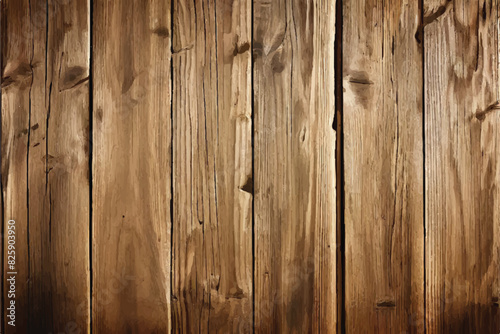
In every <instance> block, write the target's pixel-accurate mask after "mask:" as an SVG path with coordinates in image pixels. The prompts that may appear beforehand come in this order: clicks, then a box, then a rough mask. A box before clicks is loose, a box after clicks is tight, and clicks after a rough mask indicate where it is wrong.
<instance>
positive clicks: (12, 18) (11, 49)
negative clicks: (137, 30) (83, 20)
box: [1, 0, 45, 332]
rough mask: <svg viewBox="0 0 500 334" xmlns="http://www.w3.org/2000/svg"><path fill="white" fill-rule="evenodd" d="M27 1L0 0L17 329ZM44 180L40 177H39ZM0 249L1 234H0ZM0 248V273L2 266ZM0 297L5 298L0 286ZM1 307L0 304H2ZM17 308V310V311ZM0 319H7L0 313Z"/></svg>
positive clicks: (24, 287) (22, 256)
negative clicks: (14, 231) (0, 263)
mask: <svg viewBox="0 0 500 334" xmlns="http://www.w3.org/2000/svg"><path fill="white" fill-rule="evenodd" d="M31 36H32V33H31V25H30V6H29V2H28V1H27V0H25V1H17V0H8V1H7V0H6V1H5V2H2V43H1V51H2V95H1V98H2V168H1V171H2V211H3V212H2V221H3V226H4V230H3V232H2V233H4V235H7V229H6V228H7V226H8V225H7V222H8V221H9V220H10V219H13V220H15V221H16V243H17V245H16V246H17V247H16V263H17V268H16V269H17V273H18V274H17V278H18V282H17V287H16V288H17V291H18V293H17V297H16V308H17V309H18V310H20V311H18V312H17V321H18V327H17V329H18V330H19V331H20V332H26V331H27V323H28V314H29V304H28V303H29V301H28V295H29V292H28V277H29V257H28V253H29V250H28V205H27V203H28V192H27V189H28V159H27V157H28V148H29V146H28V145H29V139H28V133H29V127H30V87H31V82H32V80H33V74H32V71H31V59H32V54H33V46H32V43H33V39H32V38H31ZM44 179H45V178H44ZM2 241H3V243H4V249H5V242H6V241H7V240H6V239H3V238H2ZM7 260H8V259H7V252H4V253H3V263H4V267H3V268H2V280H3V279H6V276H5V275H3V273H4V272H5V271H6V269H7V267H6V264H7ZM3 300H4V301H7V302H9V303H10V301H9V299H8V298H7V286H4V290H3ZM4 309H5V308H4ZM21 310H22V311H21ZM2 318H3V321H2V322H3V324H4V325H5V323H6V322H7V321H8V319H7V318H6V312H3V313H2Z"/></svg>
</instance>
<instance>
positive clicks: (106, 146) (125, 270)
mask: <svg viewBox="0 0 500 334" xmlns="http://www.w3.org/2000/svg"><path fill="white" fill-rule="evenodd" d="M170 11H171V4H170V1H146V2H145V1H139V0H124V1H104V0H97V1H94V11H93V14H94V20H93V22H94V27H93V56H94V58H93V59H94V63H93V69H92V71H93V72H92V73H93V94H94V97H93V102H94V103H93V139H94V142H93V189H92V194H93V211H92V213H93V215H92V217H93V219H92V222H93V253H92V255H93V303H92V311H93V330H94V331H95V332H96V333H108V332H110V330H112V331H114V332H117V333H153V332H154V333H158V332H168V331H170V330H171V321H170V294H171V293H170V255H171V253H170V251H171V250H170V246H171V236H170V229H171V221H170V220H171V219H170V206H171V204H170V200H171V192H170V188H171V186H170V179H171V174H170V173H171V115H170V113H171V107H170V101H171V93H170V88H171V85H170V81H171V78H170V58H171V53H170V44H171V38H170V36H171V21H170V19H171V17H170V14H171V13H170Z"/></svg>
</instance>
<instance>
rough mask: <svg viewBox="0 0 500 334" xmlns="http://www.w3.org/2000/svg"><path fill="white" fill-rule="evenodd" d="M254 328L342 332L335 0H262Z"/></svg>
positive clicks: (257, 32)
mask: <svg viewBox="0 0 500 334" xmlns="http://www.w3.org/2000/svg"><path fill="white" fill-rule="evenodd" d="M253 14H254V31H253V33H254V41H253V52H254V59H255V60H254V95H255V98H254V113H255V117H254V119H255V131H254V136H255V138H254V139H255V154H254V155H255V157H254V159H255V160H254V166H255V171H254V173H255V204H254V208H255V253H254V256H255V260H254V261H255V275H254V285H255V315H254V316H255V331H256V332H258V333H309V332H321V333H335V331H336V321H337V318H336V313H337V309H336V305H337V300H336V202H335V200H336V182H335V139H336V133H335V131H334V129H333V122H334V115H335V98H334V88H335V87H334V86H335V80H334V79H335V76H334V74H335V71H334V67H335V66H334V64H335V63H334V61H335V57H334V36H335V1H321V0H314V1H313V0H310V1H278V0H277V1H270V2H269V1H255V3H254V13H253Z"/></svg>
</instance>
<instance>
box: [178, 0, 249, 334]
mask: <svg viewBox="0 0 500 334" xmlns="http://www.w3.org/2000/svg"><path fill="white" fill-rule="evenodd" d="M173 22H174V27H173V33H174V35H173V58H172V61H173V69H174V73H173V91H174V93H173V122H174V123H173V124H174V134H173V142H174V150H173V159H174V161H173V168H174V169H173V171H174V185H173V190H174V197H173V199H174V226H173V263H172V265H173V267H172V275H173V277H172V293H173V325H174V328H175V332H179V333H194V332H200V333H207V332H209V331H210V332H213V333H216V332H219V333H251V332H252V196H253V190H252V188H253V181H252V147H251V137H252V135H251V114H252V106H251V63H250V61H251V53H250V52H251V50H250V42H251V41H250V38H251V29H250V26H251V1H250V0H235V1H232V0H223V1H214V0H199V1H198V0H197V1H186V0H175V1H174V13H173Z"/></svg>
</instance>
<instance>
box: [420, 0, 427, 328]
mask: <svg viewBox="0 0 500 334" xmlns="http://www.w3.org/2000/svg"><path fill="white" fill-rule="evenodd" d="M418 4H419V7H420V8H419V9H420V27H419V29H421V33H422V36H421V43H420V45H421V48H422V50H421V53H422V64H421V65H422V169H423V173H422V180H423V181H422V183H423V184H422V188H423V198H422V206H423V208H422V210H423V212H422V214H423V217H422V222H423V225H424V226H423V230H424V245H423V253H424V254H423V266H424V268H423V271H424V282H423V285H424V286H423V293H424V298H423V300H424V307H423V309H424V314H423V319H424V320H423V321H424V333H427V321H426V320H425V319H426V312H427V268H426V266H427V263H426V244H427V230H426V219H425V216H426V197H427V194H426V182H427V181H426V173H425V25H424V0H420V1H419V2H418Z"/></svg>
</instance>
